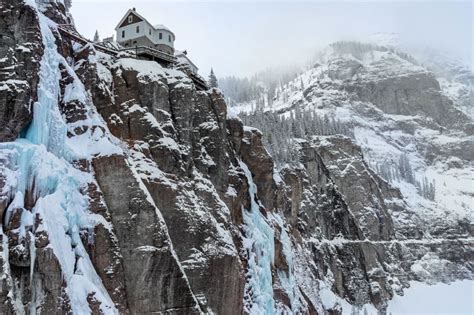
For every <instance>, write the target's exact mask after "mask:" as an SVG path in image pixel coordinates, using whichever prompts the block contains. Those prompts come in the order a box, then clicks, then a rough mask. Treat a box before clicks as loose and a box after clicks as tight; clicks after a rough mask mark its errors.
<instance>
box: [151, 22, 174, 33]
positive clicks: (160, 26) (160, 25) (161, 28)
mask: <svg viewBox="0 0 474 315" xmlns="http://www.w3.org/2000/svg"><path fill="white" fill-rule="evenodd" d="M153 28H154V29H155V30H165V31H168V32H171V30H170V29H169V28H167V27H166V26H165V25H163V24H155V25H153ZM171 33H172V32H171Z"/></svg>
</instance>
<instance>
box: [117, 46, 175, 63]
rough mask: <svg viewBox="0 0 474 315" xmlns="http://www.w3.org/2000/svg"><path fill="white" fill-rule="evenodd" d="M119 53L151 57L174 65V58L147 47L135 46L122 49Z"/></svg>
mask: <svg viewBox="0 0 474 315" xmlns="http://www.w3.org/2000/svg"><path fill="white" fill-rule="evenodd" d="M120 51H121V52H122V51H123V52H127V53H129V54H132V55H135V56H136V57H139V56H144V57H148V58H149V57H151V58H152V59H155V58H156V59H161V60H164V61H167V62H169V63H175V62H176V57H175V56H172V55H170V54H167V53H165V52H162V51H159V50H157V49H154V48H151V47H147V46H135V47H130V48H124V49H121V50H120Z"/></svg>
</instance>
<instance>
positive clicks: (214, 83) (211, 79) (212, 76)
mask: <svg viewBox="0 0 474 315" xmlns="http://www.w3.org/2000/svg"><path fill="white" fill-rule="evenodd" d="M209 86H210V87H211V88H216V87H219V84H218V83H217V78H216V75H215V74H214V69H212V68H211V73H210V74H209Z"/></svg>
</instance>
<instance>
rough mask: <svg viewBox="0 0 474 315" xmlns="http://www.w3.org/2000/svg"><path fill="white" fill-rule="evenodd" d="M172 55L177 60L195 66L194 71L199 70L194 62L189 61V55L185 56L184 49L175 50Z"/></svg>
mask: <svg viewBox="0 0 474 315" xmlns="http://www.w3.org/2000/svg"><path fill="white" fill-rule="evenodd" d="M174 56H175V57H176V59H177V60H178V62H180V63H185V64H189V65H190V66H192V67H194V68H196V71H198V70H199V68H198V67H197V66H196V65H195V64H194V62H192V61H191V59H189V57H188V56H187V54H186V53H185V52H184V51H181V50H176V51H175V53H174Z"/></svg>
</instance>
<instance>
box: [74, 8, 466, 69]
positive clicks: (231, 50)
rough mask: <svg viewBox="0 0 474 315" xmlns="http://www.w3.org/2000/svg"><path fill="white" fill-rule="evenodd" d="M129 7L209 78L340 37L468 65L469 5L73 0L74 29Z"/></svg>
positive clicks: (290, 56)
mask: <svg viewBox="0 0 474 315" xmlns="http://www.w3.org/2000/svg"><path fill="white" fill-rule="evenodd" d="M132 7H135V8H136V9H137V11H138V12H139V13H140V14H141V15H143V16H144V17H145V18H147V19H148V20H149V21H150V23H152V24H158V23H160V24H165V25H166V26H168V27H169V28H170V29H171V30H173V32H174V33H175V34H176V42H175V47H176V48H177V49H180V50H184V49H186V50H187V51H188V52H189V57H190V58H191V59H192V60H193V61H194V62H195V63H196V64H197V65H198V66H199V68H200V72H201V74H205V75H207V73H209V71H210V68H211V67H213V68H214V70H215V72H216V74H217V76H219V77H222V76H228V75H237V76H245V75H251V74H253V73H255V72H257V71H260V70H263V69H265V68H269V67H278V66H280V65H288V64H302V63H305V62H306V61H307V60H309V59H310V58H311V57H312V56H313V55H314V54H315V52H316V51H317V50H318V49H321V48H324V47H325V46H326V45H328V44H330V43H331V42H334V41H338V40H361V41H369V40H370V41H373V40H374V38H380V35H379V36H374V34H375V33H387V34H392V35H391V36H390V37H391V38H395V39H396V41H397V42H398V44H399V46H400V47H401V48H402V49H404V50H407V51H408V52H412V51H415V50H422V49H425V48H427V47H429V48H431V49H436V50H439V51H442V52H444V53H447V54H449V55H451V56H453V57H455V58H462V59H463V60H464V61H465V62H466V63H467V64H468V65H470V66H471V67H474V65H473V60H474V57H473V51H474V47H473V46H474V44H473V28H474V27H473V25H474V24H473V23H474V22H473V15H474V8H473V4H472V2H471V1H397V2H388V1H376V2H375V1H372V2H361V1H305V2H295V1H286V2H281V1H239V2H234V1H209V2H199V1H111V0H102V1H100V0H99V1H97V0H94V1H92V0H90V1H87V0H82V1H80V0H73V7H72V14H73V16H74V18H75V21H76V26H77V27H78V30H79V31H80V32H81V33H82V34H83V35H84V36H86V37H88V38H92V37H93V34H94V32H95V30H96V29H97V30H98V31H99V34H100V36H101V37H106V36H111V35H112V34H115V31H114V28H115V26H116V25H117V23H118V22H119V20H120V19H121V18H122V16H123V15H124V14H125V12H126V10H127V9H129V8H132Z"/></svg>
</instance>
